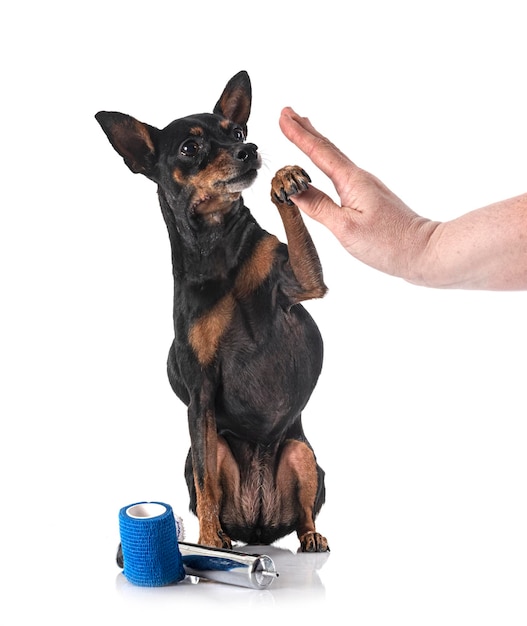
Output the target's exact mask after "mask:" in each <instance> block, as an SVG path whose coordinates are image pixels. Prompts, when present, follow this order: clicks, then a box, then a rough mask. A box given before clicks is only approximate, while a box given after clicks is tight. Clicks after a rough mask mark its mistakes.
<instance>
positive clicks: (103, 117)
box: [95, 111, 159, 177]
mask: <svg viewBox="0 0 527 626" xmlns="http://www.w3.org/2000/svg"><path fill="white" fill-rule="evenodd" d="M95 119H96V120H97V121H98V122H99V124H100V125H101V127H102V129H103V130H104V132H105V133H106V136H107V137H108V139H109V140H110V143H111V144H112V146H113V147H114V148H115V150H116V151H117V152H118V153H119V154H120V155H121V156H122V157H123V159H124V162H125V163H126V165H128V167H129V168H130V169H131V170H132V172H134V174H144V175H145V176H148V177H151V176H152V174H153V172H154V168H155V165H156V162H157V149H156V144H157V136H158V134H159V130H158V129H157V128H154V127H153V126H149V125H148V124H143V123H142V122H139V121H138V120H136V119H135V118H133V117H131V116H130V115H125V114H124V113H117V112H114V111H99V113H97V115H96V116H95Z"/></svg>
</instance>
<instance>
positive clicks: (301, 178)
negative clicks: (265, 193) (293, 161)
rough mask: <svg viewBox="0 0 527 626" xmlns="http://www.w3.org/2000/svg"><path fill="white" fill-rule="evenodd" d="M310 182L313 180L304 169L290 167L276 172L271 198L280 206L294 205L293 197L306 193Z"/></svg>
mask: <svg viewBox="0 0 527 626" xmlns="http://www.w3.org/2000/svg"><path fill="white" fill-rule="evenodd" d="M310 182H311V178H310V177H309V174H308V173H307V172H306V171H305V170H304V169H302V168H301V167H299V166H298V165H288V166H286V167H283V168H282V169H281V170H278V172H276V174H275V177H274V178H273V180H272V182H271V196H272V197H273V199H274V200H276V202H279V203H280V204H283V203H284V202H285V203H286V204H293V202H292V200H291V196H294V195H295V194H297V193H300V192H302V191H305V190H306V189H307V188H308V186H309V183H310Z"/></svg>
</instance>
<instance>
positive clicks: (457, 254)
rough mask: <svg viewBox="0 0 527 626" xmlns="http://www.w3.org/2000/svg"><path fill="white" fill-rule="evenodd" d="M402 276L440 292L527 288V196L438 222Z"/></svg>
mask: <svg viewBox="0 0 527 626" xmlns="http://www.w3.org/2000/svg"><path fill="white" fill-rule="evenodd" d="M403 278H405V279H406V280H408V281H409V282H411V283H414V284H419V285H425V286H430V287H439V288H459V289H487V290H519V289H527V194H523V195H521V196H516V197H514V198H510V199H508V200H503V201H501V202H497V203H495V204H492V205H489V206H487V207H484V208H481V209H477V210H475V211H471V212H470V213H467V214H465V215H463V216H461V217H458V218H456V219H454V220H451V221H448V222H443V223H440V224H438V225H437V226H436V227H435V228H434V229H433V231H431V232H430V235H429V237H428V239H427V241H426V243H425V246H424V247H423V248H422V250H421V252H420V253H418V254H416V255H415V258H414V260H413V262H412V264H411V266H410V268H409V270H408V275H407V276H403Z"/></svg>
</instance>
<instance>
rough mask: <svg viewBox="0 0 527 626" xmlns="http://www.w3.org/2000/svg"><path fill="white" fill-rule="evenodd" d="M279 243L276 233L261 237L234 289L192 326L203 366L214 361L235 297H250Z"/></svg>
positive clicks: (192, 339)
mask: <svg viewBox="0 0 527 626" xmlns="http://www.w3.org/2000/svg"><path fill="white" fill-rule="evenodd" d="M278 244H279V241H278V239H277V238H276V237H275V236H274V235H269V236H268V237H264V238H263V239H261V240H260V241H259V243H258V245H257V246H256V248H255V250H254V252H253V254H252V255H251V257H250V258H249V259H248V260H247V261H246V262H245V264H244V265H243V267H242V269H241V270H240V273H239V274H238V277H237V279H236V282H235V284H234V288H233V290H232V291H231V292H229V293H228V294H226V295H225V296H223V298H221V299H220V300H219V301H218V302H217V303H216V304H215V305H214V306H213V307H212V309H211V310H210V311H207V312H206V313H204V314H203V315H202V316H201V317H199V318H198V319H197V320H196V321H195V322H194V324H193V325H192V326H191V328H190V330H189V335H188V338H189V342H190V345H191V347H192V349H193V350H194V353H195V354H196V356H197V358H198V361H199V363H200V364H201V365H202V366H203V367H206V366H207V365H210V364H211V363H212V361H213V359H214V357H215V355H216V352H217V351H218V347H219V345H220V341H221V339H222V337H223V336H224V334H225V332H226V331H227V329H228V328H229V325H230V324H231V321H232V317H233V315H234V309H235V306H236V299H242V298H246V297H248V296H249V295H250V294H251V292H253V291H255V290H256V289H257V288H258V286H259V285H261V284H262V282H263V281H264V280H265V279H266V278H267V276H268V275H269V273H270V272H271V268H272V265H273V262H274V257H275V250H276V248H277V246H278Z"/></svg>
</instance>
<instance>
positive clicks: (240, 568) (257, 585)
mask: <svg viewBox="0 0 527 626" xmlns="http://www.w3.org/2000/svg"><path fill="white" fill-rule="evenodd" d="M179 550H180V552H181V556H182V558H183V567H184V569H185V573H186V574H187V575H188V576H199V577H200V578H208V579H209V580H216V581H218V582H220V583H228V584H230V585H240V586H242V587H250V588H252V589H265V588H266V587H269V585H270V584H271V583H272V582H273V580H274V579H275V578H277V577H278V572H277V571H276V568H275V565H274V562H273V560H272V559H271V558H270V557H268V556H267V555H265V554H245V553H243V552H235V551H234V550H220V549H219V548H210V547H208V546H202V545H198V544H195V543H185V542H183V541H180V542H179Z"/></svg>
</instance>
